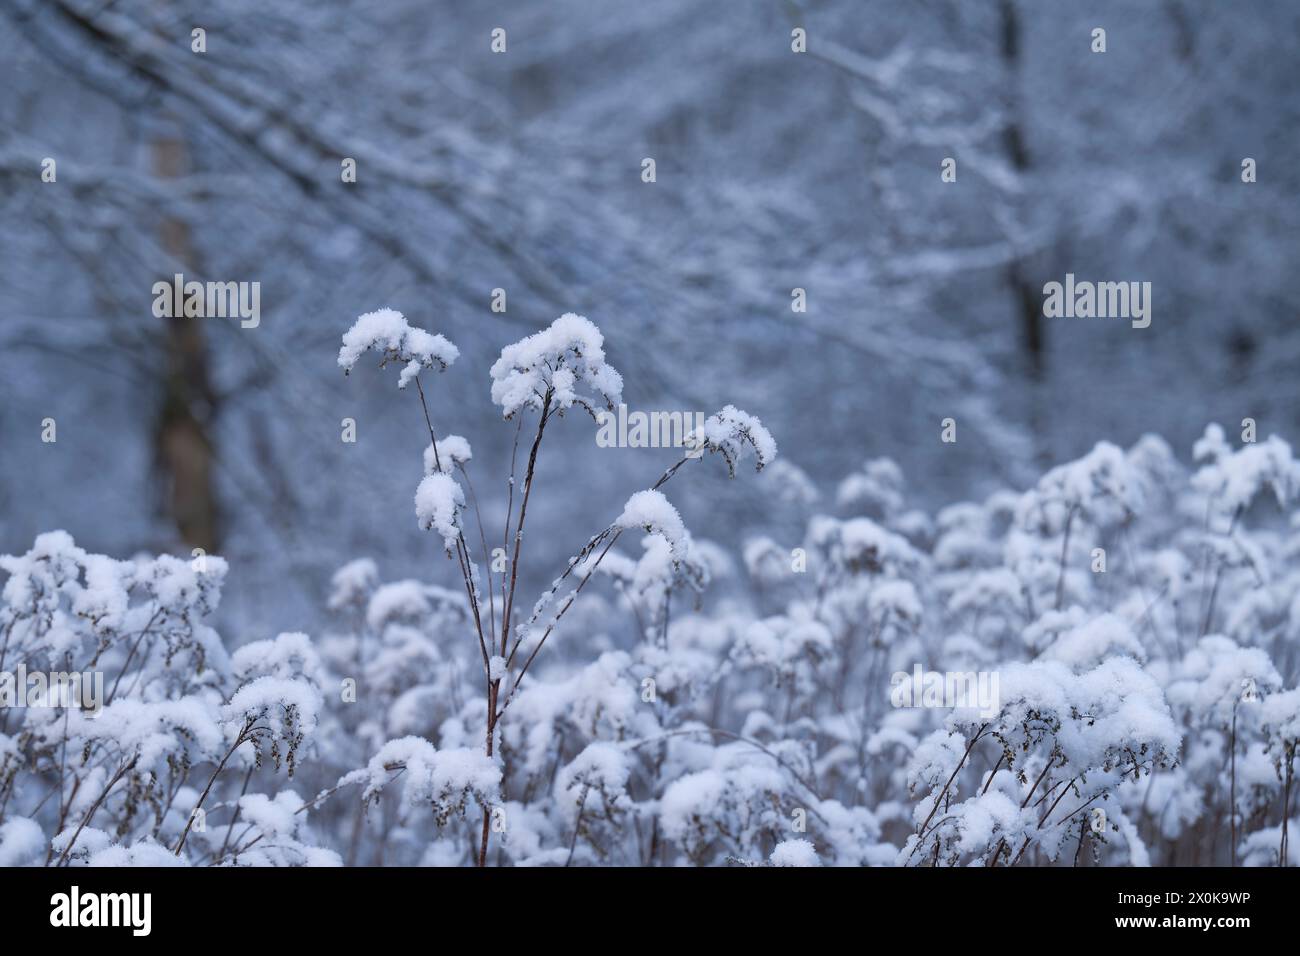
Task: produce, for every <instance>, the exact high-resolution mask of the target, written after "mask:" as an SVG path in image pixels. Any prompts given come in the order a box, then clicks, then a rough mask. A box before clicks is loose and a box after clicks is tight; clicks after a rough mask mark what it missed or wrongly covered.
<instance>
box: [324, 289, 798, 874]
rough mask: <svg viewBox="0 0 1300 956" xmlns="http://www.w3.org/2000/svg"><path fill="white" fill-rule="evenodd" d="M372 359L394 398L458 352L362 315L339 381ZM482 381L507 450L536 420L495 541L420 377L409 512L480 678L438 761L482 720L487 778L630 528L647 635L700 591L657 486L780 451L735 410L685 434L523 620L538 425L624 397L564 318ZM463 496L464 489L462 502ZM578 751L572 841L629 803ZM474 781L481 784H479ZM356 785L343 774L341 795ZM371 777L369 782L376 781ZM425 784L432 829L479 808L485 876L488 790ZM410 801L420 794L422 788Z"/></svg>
mask: <svg viewBox="0 0 1300 956" xmlns="http://www.w3.org/2000/svg"><path fill="white" fill-rule="evenodd" d="M371 348H374V349H376V350H377V351H379V352H381V354H382V356H383V361H384V362H387V361H388V360H390V359H392V360H396V361H401V362H404V363H406V364H405V366H404V368H403V371H402V374H401V378H400V381H399V383H398V384H399V386H401V387H404V386H405V385H406V383H407V381H408V380H409V379H410V378H413V377H415V376H416V374H417V373H418V372H419V371H420V370H421V369H423V368H428V367H432V366H433V365H435V364H436V365H438V366H439V367H441V368H443V369H445V368H446V367H447V366H449V365H450V364H451V363H452V362H453V361H454V360H455V358H456V357H457V355H458V354H459V353H458V351H457V350H456V348H455V346H453V345H451V344H450V343H449V342H447V341H446V339H444V338H443V337H442V336H440V335H434V334H431V333H428V332H426V331H424V330H421V329H418V328H413V327H411V326H410V325H409V324H408V323H407V321H406V319H405V318H404V317H403V316H402V315H401V314H400V313H397V312H394V311H392V310H387V309H386V310H381V311H379V312H371V313H367V314H365V315H363V316H361V317H360V318H359V319H358V320H357V321H356V323H355V324H354V325H353V327H352V328H351V329H349V330H348V332H347V333H345V335H344V336H343V345H342V348H341V349H340V351H339V365H340V366H342V367H343V368H344V370H345V371H347V370H350V369H351V368H352V367H353V365H354V364H355V363H356V361H357V359H358V358H359V357H360V355H361V354H362V353H363V352H365V351H367V350H368V349H371ZM381 364H382V363H381ZM491 380H492V401H493V402H494V403H495V404H496V405H498V406H499V407H500V409H501V412H502V415H503V417H504V418H505V419H507V420H515V421H516V422H517V425H516V433H515V449H516V452H517V450H518V444H519V439H520V435H521V434H522V431H523V426H524V419H525V417H526V416H528V415H530V414H531V415H533V416H535V420H536V423H535V426H534V431H533V435H532V439H531V442H530V443H529V447H528V452H527V462H526V466H525V471H524V476H523V483H522V486H521V487H518V488H517V482H516V474H515V471H514V462H515V461H516V460H517V457H516V455H514V454H512V456H511V458H512V465H511V473H510V475H509V477H508V479H507V481H506V487H507V494H506V519H505V527H504V528H503V529H502V533H501V535H500V537H497V536H496V535H495V534H493V535H489V534H488V530H487V528H486V527H485V524H484V521H483V516H482V513H481V511H480V509H479V504H478V500H477V498H476V497H475V496H474V494H473V486H472V484H471V483H470V479H469V470H468V468H469V463H470V461H471V459H472V453H471V450H470V445H469V443H468V442H467V441H466V440H465V439H464V438H461V437H459V436H455V435H449V436H445V437H443V438H441V439H440V438H439V437H438V435H437V433H436V431H435V429H434V423H433V419H432V416H431V415H430V412H429V405H428V402H427V400H426V398H425V394H424V389H423V386H420V385H419V382H418V379H417V387H418V391H419V398H420V403H421V407H422V409H423V412H424V420H425V424H426V426H427V431H428V445H427V448H426V449H425V451H424V461H423V464H424V477H423V479H422V480H421V481H420V483H419V486H418V488H417V489H416V493H415V510H416V518H417V522H418V524H419V527H420V528H421V529H423V530H431V531H435V532H436V533H437V534H438V535H439V537H440V538H441V539H442V545H443V549H444V550H445V551H446V553H447V555H448V556H449V557H451V558H454V560H455V561H456V566H457V570H458V572H459V575H460V578H461V581H462V583H463V586H464V593H465V607H467V609H468V621H467V622H466V623H467V624H469V625H470V626H469V627H467V628H466V631H467V633H466V634H465V637H466V638H468V639H469V640H470V641H472V645H471V646H473V645H476V646H477V650H478V653H479V658H480V663H481V667H482V681H483V694H482V697H481V698H479V699H477V700H476V701H475V702H473V703H469V702H467V703H466V705H465V707H464V708H462V712H461V713H459V714H456V715H453V716H452V717H450V718H448V720H447V721H445V722H444V724H443V726H441V727H440V728H439V736H440V738H441V742H442V743H443V746H444V749H442V750H439V751H437V752H436V753H437V754H439V755H443V754H446V753H448V752H449V751H448V750H447V749H446V747H447V745H448V741H454V742H455V744H456V746H457V747H458V748H459V749H463V743H464V742H465V739H466V737H467V735H468V733H469V730H468V728H469V725H470V723H471V722H472V721H473V720H474V719H478V720H481V722H482V727H483V737H482V740H483V754H482V756H483V759H485V760H486V761H487V762H488V763H487V766H494V767H495V766H498V764H497V763H494V762H493V761H494V759H495V760H497V761H498V762H499V760H500V748H501V745H502V744H501V730H500V727H499V725H500V722H501V720H502V718H503V717H504V716H505V714H506V712H507V709H508V708H509V707H510V706H511V705H512V704H513V703H515V702H516V701H517V700H519V699H520V692H521V686H522V685H523V682H524V679H525V677H527V676H528V675H529V672H530V670H531V668H532V666H533V664H534V661H535V660H536V659H537V655H538V653H539V652H540V650H541V649H542V647H543V646H544V645H545V644H546V642H547V640H548V638H549V637H550V636H551V634H552V633H553V632H554V631H555V628H556V627H557V626H558V625H559V624H560V622H561V620H562V619H563V618H564V617H565V615H566V614H567V613H568V611H569V610H570V608H572V606H573V604H574V601H575V600H576V598H577V596H578V594H579V593H580V592H581V591H582V590H583V589H584V587H585V586H586V585H587V583H588V582H589V581H590V580H591V578H592V576H593V575H594V574H596V573H597V572H598V571H599V570H600V568H601V565H602V564H603V563H604V561H605V559H606V558H607V557H609V556H610V553H611V549H612V548H613V547H614V545H615V543H616V542H617V541H618V540H619V538H620V537H621V536H622V535H623V534H624V533H625V532H626V531H629V530H638V529H639V530H642V531H644V532H646V533H647V534H648V535H650V536H652V538H653V539H658V540H661V541H662V544H656V543H653V542H652V543H650V544H649V545H648V546H647V548H646V555H645V556H644V557H643V559H642V560H641V561H640V562H639V563H637V565H636V566H635V567H634V568H629V565H627V564H626V563H623V562H621V561H620V559H619V557H618V556H616V557H615V558H614V559H613V562H612V563H613V564H614V565H621V568H620V569H621V570H630V575H629V577H628V583H629V584H631V585H632V586H633V587H635V588H636V591H637V594H638V598H639V600H640V601H641V602H642V606H643V607H645V608H646V610H647V613H648V624H649V627H650V631H649V632H648V633H650V634H653V633H657V632H661V631H663V630H665V629H666V627H667V619H668V615H667V600H668V594H669V593H670V592H671V591H672V590H673V588H674V587H675V586H676V585H677V584H678V583H681V582H689V583H690V584H691V585H692V586H694V587H696V588H699V587H702V586H703V584H704V582H705V581H706V580H707V577H708V568H707V565H706V564H705V562H704V561H703V559H701V558H700V556H699V555H698V554H697V553H696V551H695V548H694V545H693V542H692V540H691V536H690V533H689V532H688V531H687V530H686V528H685V525H684V524H683V522H682V519H681V516H680V515H679V514H678V512H677V510H676V509H675V508H674V507H673V506H672V504H671V503H670V502H669V501H668V499H667V498H666V497H664V495H663V493H662V492H661V491H660V490H659V489H660V488H661V487H662V486H663V485H664V484H666V483H667V482H668V481H669V480H670V479H671V478H672V477H673V476H674V475H675V474H676V473H677V471H678V470H679V469H680V468H681V467H682V466H683V465H684V464H686V463H687V462H688V461H690V460H691V459H692V458H694V457H698V456H699V454H700V452H701V451H702V450H708V451H715V452H718V453H720V454H721V455H722V456H723V457H724V458H725V460H726V462H727V465H728V468H729V470H730V471H731V473H732V474H733V475H734V471H735V465H736V463H737V462H738V461H739V460H740V459H741V458H742V457H743V456H744V454H745V452H746V450H747V449H748V450H751V451H752V452H753V453H754V455H755V458H756V464H757V467H758V468H760V469H761V468H762V467H763V466H764V465H766V464H767V463H768V462H770V461H772V460H773V459H774V458H775V455H776V442H775V441H774V440H773V439H772V436H771V435H770V434H769V433H768V432H767V430H766V429H765V428H764V427H763V425H762V423H761V422H760V421H759V420H758V419H757V418H755V417H753V416H751V415H749V414H747V413H745V412H743V411H740V410H739V409H737V408H735V407H734V406H731V405H728V406H726V407H725V408H723V410H722V411H721V412H719V413H718V414H716V415H714V416H712V417H711V418H709V419H708V420H707V421H706V422H705V424H704V427H703V429H702V430H701V431H700V432H699V433H698V434H693V435H692V436H690V439H691V440H690V441H689V442H688V443H687V451H686V454H685V455H684V456H683V457H682V458H681V459H680V460H679V461H678V462H676V463H675V464H673V465H672V466H671V467H669V468H668V469H667V470H666V471H665V472H664V473H663V474H662V475H661V476H660V478H659V479H658V481H657V482H656V483H655V484H654V485H653V486H652V487H650V488H648V489H646V490H643V491H638V492H636V493H635V494H633V495H632V496H631V497H630V498H628V500H627V502H626V504H625V505H624V506H623V508H622V510H621V511H620V512H619V513H618V514H617V517H615V518H614V520H613V521H612V522H611V523H610V524H609V525H608V526H606V527H605V528H604V529H603V530H601V531H598V532H597V533H596V534H595V535H593V536H592V537H591V538H589V539H588V541H587V543H586V544H584V545H583V546H582V547H581V548H580V549H579V550H578V552H577V553H576V554H574V555H573V556H572V557H570V558H569V560H568V561H567V562H566V563H565V565H564V567H563V569H562V571H561V573H560V574H559V576H558V577H557V578H555V580H554V583H553V584H552V586H551V587H550V588H549V589H548V590H547V591H546V592H545V593H544V594H543V595H542V597H541V599H540V600H538V601H537V602H536V603H535V604H534V605H533V607H532V610H531V612H530V613H528V615H527V616H526V617H525V615H524V614H523V613H521V610H520V608H519V607H518V606H517V600H516V599H517V592H518V588H519V582H520V576H519V565H520V560H521V556H522V553H523V545H524V540H525V528H526V521H527V518H528V509H529V505H530V503H531V502H532V498H533V492H534V483H535V478H536V475H537V461H538V455H539V453H540V450H541V447H542V443H543V439H544V437H545V434H546V429H547V426H548V425H549V424H550V423H551V421H552V419H553V418H555V417H557V416H559V417H562V416H563V415H564V413H565V412H566V411H568V410H570V409H572V408H573V407H574V406H577V407H579V408H581V409H583V410H584V411H586V412H588V413H589V414H590V415H591V416H592V417H593V418H594V417H595V416H596V413H597V410H598V409H599V408H606V409H611V408H614V407H615V406H616V405H617V404H618V403H619V402H620V401H621V400H622V393H623V379H622V376H621V375H620V374H619V373H618V371H617V370H616V369H615V368H614V367H613V366H612V365H610V364H609V363H608V362H607V361H606V357H605V350H604V338H603V337H602V335H601V333H600V331H599V330H598V329H597V328H596V326H595V325H594V324H593V323H592V322H590V321H589V320H588V319H586V318H584V317H583V316H579V315H574V314H573V313H566V314H565V315H562V316H561V317H560V318H558V319H556V320H555V322H553V323H552V324H551V325H550V326H549V327H547V328H546V329H543V330H541V331H539V332H537V333H535V334H533V335H530V336H528V337H527V338H525V339H522V340H521V341H519V342H515V343H514V344H512V345H508V346H506V347H505V348H504V349H502V351H501V355H500V357H499V358H498V359H497V361H496V362H495V363H493V365H492V367H491ZM462 482H463V486H462ZM467 488H468V489H469V490H470V493H469V495H468V496H467V495H466V492H465V489H467ZM516 496H517V498H518V500H517V504H516ZM471 511H472V516H473V522H474V525H475V526H476V527H475V528H474V531H476V532H477V533H476V534H475V533H474V532H473V531H471V532H470V533H469V534H467V532H466V526H467V522H468V520H469V519H468V515H467V512H471ZM489 540H491V541H494V542H495V541H498V540H499V541H501V542H502V547H501V548H500V550H499V551H498V552H497V554H496V555H495V556H494V554H493V552H492V551H491V550H489V545H488V542H489ZM355 577H356V575H355V574H347V575H344V576H343V580H342V582H341V583H342V585H343V586H344V589H345V590H347V589H351V590H352V592H353V593H352V594H345V595H340V596H339V597H338V599H337V601H336V603H337V605H338V606H340V607H343V606H346V605H348V604H349V603H354V604H355V603H356V602H357V601H358V600H360V597H359V596H357V595H355V590H356V589H355V588H353V587H352V581H353V579H354V578H355ZM571 579H572V581H573V583H572V585H571V590H569V591H568V592H567V593H566V594H561V589H562V588H564V587H565V586H566V583H567V582H569V581H570V580H571ZM655 592H657V594H656V593H655ZM652 595H654V596H652ZM371 600H372V601H373V598H372V599H371ZM385 746H387V745H385ZM430 746H432V745H431V744H430ZM382 752H383V750H382V748H381V753H382ZM584 753H586V754H587V758H586V761H587V762H586V763H585V764H584V763H581V762H578V763H570V764H569V765H568V767H567V769H566V776H565V778H564V779H565V781H567V784H566V787H565V789H572V788H573V787H577V788H578V791H579V793H580V797H579V800H578V806H579V809H578V812H577V815H576V817H575V818H574V821H573V824H572V828H573V834H574V835H573V840H574V841H576V840H577V836H578V833H579V831H580V830H582V829H583V827H584V826H585V827H586V828H587V830H590V828H591V827H592V826H593V822H592V821H593V820H594V819H595V817H593V815H592V813H591V811H590V809H589V808H588V801H589V800H593V801H595V802H597V803H599V804H600V808H601V809H600V811H599V813H600V816H601V818H603V819H606V820H609V819H612V816H613V814H614V812H615V811H616V810H618V811H622V810H623V809H625V806H624V804H626V802H627V801H626V800H625V799H623V800H620V799H619V797H618V794H617V793H616V792H615V791H617V787H615V786H614V782H615V781H616V780H617V778H618V773H617V772H616V771H614V770H613V769H612V768H613V766H614V762H613V761H612V758H611V757H610V753H609V752H608V751H607V750H602V749H600V748H596V749H591V750H587V751H584ZM598 757H599V758H600V759H599V760H598V759H597V758H598ZM421 761H422V763H421V766H425V765H434V764H436V763H437V761H435V760H433V759H432V758H429V759H424V758H423V757H421ZM390 762H391V761H390ZM373 769H374V764H373V761H372V763H371V770H372V771H373ZM421 772H423V771H421ZM408 773H409V770H408ZM498 773H499V775H500V777H501V779H502V780H503V781H505V782H506V783H507V784H508V782H509V767H503V768H501V769H500V770H498ZM602 774H603V775H602ZM481 776H482V774H477V777H481ZM354 779H355V778H353V777H351V776H346V775H345V776H344V777H343V778H342V780H341V781H340V785H345V784H346V783H349V782H353V780H354ZM370 779H371V780H372V784H373V777H372V778H370ZM434 780H435V785H434V789H433V792H432V802H433V805H434V808H435V811H436V815H437V818H438V822H439V823H445V822H446V819H447V817H448V815H449V814H450V813H452V812H458V813H463V811H464V808H465V802H464V801H465V800H468V799H471V798H472V799H473V801H474V802H476V803H477V804H478V805H479V806H480V808H481V810H482V829H481V833H480V837H479V841H478V846H477V853H476V860H477V863H478V864H479V865H480V866H483V865H486V863H487V862H488V849H489V842H490V837H491V832H492V830H491V824H492V817H493V812H494V807H496V804H495V803H494V802H493V801H492V800H491V799H489V795H488V794H487V793H486V791H485V790H483V789H482V788H475V787H464V788H459V789H456V788H453V791H454V792H452V793H451V794H450V797H451V798H455V799H452V800H451V802H450V803H448V802H447V800H448V799H449V795H448V794H446V793H443V792H442V790H441V789H439V788H438V787H437V786H436V781H437V774H436V773H435V774H434ZM530 786H531V784H530ZM611 788H613V789H611ZM378 792H379V791H378V790H377V789H375V788H374V787H373V786H371V787H370V788H368V790H367V794H368V795H369V797H371V798H373V796H374V795H375V794H377V793H378ZM420 793H422V794H423V793H424V790H421V791H420ZM457 795H459V796H457ZM407 802H408V803H409V800H408V801H407ZM497 809H498V810H500V808H499V807H497ZM584 819H585V823H584ZM589 842H590V841H589Z"/></svg>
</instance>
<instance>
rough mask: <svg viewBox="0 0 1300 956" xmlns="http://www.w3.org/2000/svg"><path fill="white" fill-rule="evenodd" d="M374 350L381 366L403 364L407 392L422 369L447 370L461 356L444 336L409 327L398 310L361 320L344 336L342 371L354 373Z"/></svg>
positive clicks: (399, 382)
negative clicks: (392, 363)
mask: <svg viewBox="0 0 1300 956" xmlns="http://www.w3.org/2000/svg"><path fill="white" fill-rule="evenodd" d="M371 349H374V350H375V351H377V352H379V353H380V356H381V360H380V365H381V366H382V365H386V364H387V363H388V362H390V361H393V362H401V363H403V368H402V372H401V374H400V375H399V376H398V380H397V387H398V388H406V386H407V385H408V384H410V381H411V379H413V378H415V376H416V375H418V374H419V373H420V370H421V369H426V368H434V367H437V368H439V369H441V370H445V369H447V368H448V367H449V366H450V365H451V364H452V363H453V362H455V361H456V359H457V358H459V356H460V350H459V349H457V348H456V346H454V345H452V344H451V343H450V342H448V341H447V340H446V339H445V338H443V337H442V336H441V335H434V334H431V333H429V332H426V331H425V330H424V329H420V328H415V327H414V326H412V325H409V324H408V323H407V321H406V317H405V316H404V315H402V313H400V312H398V311H397V310H395V309H379V310H377V311H375V312H367V313H365V314H364V315H361V316H359V317H358V318H357V320H356V322H354V323H353V324H352V327H351V328H350V329H348V330H347V331H346V332H344V333H343V345H342V347H340V348H339V367H340V368H342V369H343V371H344V372H345V373H348V372H351V371H352V369H353V367H354V366H355V365H356V364H357V361H358V360H359V359H360V358H361V356H362V355H364V354H365V353H366V352H368V351H370V350H371Z"/></svg>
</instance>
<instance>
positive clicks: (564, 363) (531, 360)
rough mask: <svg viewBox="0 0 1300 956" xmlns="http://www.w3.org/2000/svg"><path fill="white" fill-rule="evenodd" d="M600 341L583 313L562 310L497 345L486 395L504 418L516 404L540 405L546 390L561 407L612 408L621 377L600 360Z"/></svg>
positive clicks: (617, 399)
mask: <svg viewBox="0 0 1300 956" xmlns="http://www.w3.org/2000/svg"><path fill="white" fill-rule="evenodd" d="M604 344H605V340H604V338H603V337H602V336H601V334H600V330H599V329H598V328H596V326H595V325H593V324H592V323H591V322H590V321H589V320H588V319H586V318H584V317H583V316H581V315H574V314H573V313H572V312H566V313H565V314H564V315H562V316H560V317H559V318H558V319H556V320H555V321H554V322H552V323H551V325H550V326H549V327H548V328H545V329H543V330H542V331H540V332H537V333H535V334H533V335H530V336H528V337H527V338H525V339H521V340H520V341H518V342H515V343H514V344H513V345H507V346H506V347H505V348H503V349H502V350H501V357H500V358H498V359H497V360H496V362H494V363H493V365H492V370H491V374H492V401H493V402H495V403H496V404H497V405H500V406H501V411H502V413H503V414H504V415H505V417H506V418H510V417H511V416H513V415H514V414H515V412H517V411H519V409H521V408H533V409H537V410H540V409H541V408H542V406H543V404H544V403H545V400H546V396H547V395H548V394H549V395H550V397H551V406H552V407H553V408H559V409H560V410H561V411H563V410H565V409H568V408H571V407H572V406H574V405H578V406H579V407H581V408H584V409H586V410H587V412H588V413H589V414H590V415H592V416H593V417H595V414H596V406H597V405H598V404H599V405H603V406H604V407H605V408H610V409H612V408H614V407H615V406H616V405H618V403H619V402H620V401H622V398H623V377H622V376H621V375H619V373H618V372H617V371H616V370H615V369H614V367H613V366H612V365H607V364H606V363H605V351H604ZM584 387H585V391H584V390H583V389H584Z"/></svg>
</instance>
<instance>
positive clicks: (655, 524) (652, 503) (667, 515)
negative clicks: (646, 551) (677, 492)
mask: <svg viewBox="0 0 1300 956" xmlns="http://www.w3.org/2000/svg"><path fill="white" fill-rule="evenodd" d="M614 526H615V527H616V528H622V529H625V530H626V529H631V528H643V529H644V530H645V531H646V532H647V533H649V534H658V535H663V537H664V539H665V540H667V542H668V544H669V545H670V546H671V547H672V549H673V551H674V552H677V551H678V550H679V549H681V548H682V547H684V546H685V544H686V541H687V538H688V537H689V535H688V533H687V531H686V526H685V525H684V524H682V516H681V515H679V514H678V513H677V509H676V508H674V507H673V506H672V504H671V503H670V502H669V501H668V499H667V498H665V497H664V496H663V495H662V494H661V493H660V492H658V491H653V490H647V491H638V492H636V493H635V494H634V495H632V497H630V498H628V499H627V504H625V505H624V506H623V513H622V514H620V515H619V516H618V518H616V519H615V521H614Z"/></svg>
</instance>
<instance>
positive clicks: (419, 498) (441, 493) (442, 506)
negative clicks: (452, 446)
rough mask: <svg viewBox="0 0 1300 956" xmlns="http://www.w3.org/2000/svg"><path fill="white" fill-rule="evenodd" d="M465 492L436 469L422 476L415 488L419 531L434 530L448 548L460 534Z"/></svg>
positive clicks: (449, 549)
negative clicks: (461, 511) (430, 473)
mask: <svg viewBox="0 0 1300 956" xmlns="http://www.w3.org/2000/svg"><path fill="white" fill-rule="evenodd" d="M464 505H465V492H464V491H462V490H461V487H460V485H459V484H457V482H456V479H455V478H453V477H451V475H448V474H445V473H443V472H440V471H437V472H434V473H433V474H432V475H425V477H424V480H422V481H421V482H420V487H419V488H417V489H416V490H415V517H416V520H417V521H418V522H419V523H420V530H421V531H437V532H438V534H440V535H442V543H443V547H445V548H446V549H447V551H449V552H450V551H451V550H452V549H453V548H454V547H455V546H456V539H457V537H459V535H460V509H461V508H463V507H464Z"/></svg>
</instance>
